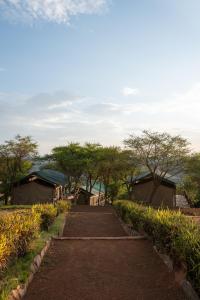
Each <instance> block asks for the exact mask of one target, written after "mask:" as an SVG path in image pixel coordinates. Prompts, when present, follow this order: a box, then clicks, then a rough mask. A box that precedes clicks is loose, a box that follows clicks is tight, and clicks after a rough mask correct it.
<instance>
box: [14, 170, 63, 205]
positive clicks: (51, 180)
mask: <svg viewBox="0 0 200 300" xmlns="http://www.w3.org/2000/svg"><path fill="white" fill-rule="evenodd" d="M66 183H67V177H66V176H65V175H64V174H62V173H60V172H58V171H54V170H50V169H43V170H40V171H38V172H32V173H30V174H29V175H28V176H26V177H24V178H22V179H21V180H19V181H18V182H16V183H15V184H14V187H13V192H12V198H11V203H12V204H35V203H51V202H54V201H56V200H58V199H61V198H62V196H63V193H64V191H65V185H66Z"/></svg>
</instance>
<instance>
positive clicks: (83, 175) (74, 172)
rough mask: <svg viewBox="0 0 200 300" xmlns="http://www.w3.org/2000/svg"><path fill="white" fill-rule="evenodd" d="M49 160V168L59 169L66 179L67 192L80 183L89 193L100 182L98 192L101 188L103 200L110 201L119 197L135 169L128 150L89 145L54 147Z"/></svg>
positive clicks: (75, 144)
mask: <svg viewBox="0 0 200 300" xmlns="http://www.w3.org/2000/svg"><path fill="white" fill-rule="evenodd" d="M48 159H50V165H49V164H48V167H49V166H50V167H51V168H54V169H57V170H60V171H61V172H63V173H64V174H65V175H66V176H67V178H68V186H67V190H68V192H69V193H70V192H71V191H73V190H76V188H77V187H79V186H81V185H83V184H84V185H85V186H86V190H87V191H88V192H91V191H92V189H93V187H94V186H95V185H96V184H97V183H99V193H100V192H101V191H102V190H103V189H104V190H103V191H104V192H105V196H106V198H110V199H111V200H112V199H113V198H114V197H116V196H117V195H118V193H119V192H120V190H121V187H122V185H123V184H124V181H125V180H126V178H127V176H128V175H129V174H133V173H134V172H135V168H136V167H135V161H134V159H133V155H132V152H131V151H128V150H122V149H121V148H119V147H103V146H101V145H99V144H90V143H86V144H85V145H83V146H81V145H80V144H79V143H70V144H68V145H66V146H61V147H56V148H54V149H53V150H52V155H50V156H48ZM129 187H130V186H129Z"/></svg>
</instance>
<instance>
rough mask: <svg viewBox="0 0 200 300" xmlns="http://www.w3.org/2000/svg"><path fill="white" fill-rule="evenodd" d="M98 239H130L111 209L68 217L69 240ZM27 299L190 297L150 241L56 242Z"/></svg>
mask: <svg viewBox="0 0 200 300" xmlns="http://www.w3.org/2000/svg"><path fill="white" fill-rule="evenodd" d="M83 211H84V212H83ZM86 234H87V235H86ZM94 234H95V236H110V237H111V236H113V237H116V236H118V237H120V236H125V232H124V230H123V229H122V227H121V225H120V223H119V221H118V219H117V218H116V216H115V214H114V212H113V210H112V209H111V208H107V209H105V208H102V209H101V208H94V209H92V208H87V209H86V207H83V208H82V209H81V208H80V207H77V208H76V211H73V212H72V214H71V215H70V216H69V217H68V220H67V223H66V227H65V230H64V235H66V236H72V235H73V236H75V237H78V236H80V237H81V236H94ZM24 299H26V300H46V299H47V300H132V299H136V300H151V299H152V300H160V299H161V300H165V299H166V300H168V299H169V300H176V299H177V300H178V299H185V297H184V296H183V294H182V291H181V290H180V289H179V288H178V287H177V286H176V285H175V283H174V280H173V274H171V273H169V272H168V270H167V267H166V266H165V265H164V263H163V262H162V261H161V260H160V258H159V257H158V256H157V254H156V253H155V252H154V250H153V248H152V245H151V243H150V242H149V241H147V240H114V241H113V240H70V241H69V240H62V241H60V240H54V241H53V243H52V245H51V247H50V249H49V252H48V254H47V255H46V257H45V259H44V261H43V263H42V265H41V268H40V270H39V272H38V273H37V274H36V275H35V277H34V279H33V281H32V283H31V284H30V286H29V288H28V292H27V295H26V296H25V298H24Z"/></svg>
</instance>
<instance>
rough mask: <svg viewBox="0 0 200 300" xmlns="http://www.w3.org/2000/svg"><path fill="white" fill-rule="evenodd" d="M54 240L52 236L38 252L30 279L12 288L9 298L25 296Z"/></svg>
mask: <svg viewBox="0 0 200 300" xmlns="http://www.w3.org/2000/svg"><path fill="white" fill-rule="evenodd" d="M67 214H68V213H65V214H64V222H63V224H62V227H61V229H60V230H59V232H58V236H59V237H61V236H62V234H63V231H64V228H65V224H66V221H67V220H66V219H67ZM52 240H53V237H51V238H50V239H49V240H48V241H46V243H45V246H44V247H43V249H42V250H41V252H40V253H39V254H37V255H36V256H35V258H34V259H33V262H32V264H31V266H30V275H29V277H28V279H27V280H26V283H24V284H21V285H18V286H17V288H16V289H14V290H12V291H11V293H10V295H9V296H8V300H21V299H22V298H23V297H24V296H25V294H26V292H27V289H28V286H29V284H30V283H31V281H32V280H33V277H34V275H35V273H36V272H37V271H38V269H39V267H40V265H41V263H42V260H43V258H44V256H45V254H46V252H47V251H48V249H49V247H50V245H51V242H52Z"/></svg>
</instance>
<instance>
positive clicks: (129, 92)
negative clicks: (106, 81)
mask: <svg viewBox="0 0 200 300" xmlns="http://www.w3.org/2000/svg"><path fill="white" fill-rule="evenodd" d="M138 94H139V89H137V88H131V87H128V86H127V87H124V88H123V89H122V95H123V96H125V97H127V96H135V95H138Z"/></svg>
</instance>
